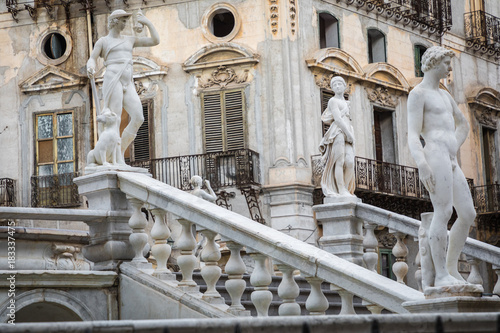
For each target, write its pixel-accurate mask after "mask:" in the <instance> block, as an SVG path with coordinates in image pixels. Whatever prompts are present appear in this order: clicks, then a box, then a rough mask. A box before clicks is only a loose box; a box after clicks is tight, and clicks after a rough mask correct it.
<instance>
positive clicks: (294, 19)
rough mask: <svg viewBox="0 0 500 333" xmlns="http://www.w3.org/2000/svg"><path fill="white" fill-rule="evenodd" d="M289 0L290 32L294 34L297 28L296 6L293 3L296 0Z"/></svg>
mask: <svg viewBox="0 0 500 333" xmlns="http://www.w3.org/2000/svg"><path fill="white" fill-rule="evenodd" d="M289 1H290V32H291V33H292V35H295V32H296V30H297V27H296V25H297V7H296V4H295V1H296V0H289Z"/></svg>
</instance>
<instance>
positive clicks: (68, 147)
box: [57, 138, 73, 161]
mask: <svg viewBox="0 0 500 333" xmlns="http://www.w3.org/2000/svg"><path fill="white" fill-rule="evenodd" d="M57 160H58V161H72V160H73V138H66V139H57Z"/></svg>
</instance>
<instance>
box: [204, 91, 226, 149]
mask: <svg viewBox="0 0 500 333" xmlns="http://www.w3.org/2000/svg"><path fill="white" fill-rule="evenodd" d="M221 97H222V96H221V94H204V95H203V113H204V126H205V131H204V132H205V133H204V134H205V151H206V152H207V153H211V152H216V151H222V150H223V148H224V144H223V140H222V135H223V133H222V105H221Z"/></svg>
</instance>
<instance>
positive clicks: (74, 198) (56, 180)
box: [31, 173, 81, 208]
mask: <svg viewBox="0 0 500 333" xmlns="http://www.w3.org/2000/svg"><path fill="white" fill-rule="evenodd" d="M76 177H78V173H64V174H60V175H49V176H32V177H31V206H32V207H46V208H49V207H50V208H63V207H77V206H80V204H81V199H80V195H79V194H78V186H77V185H76V184H75V183H74V182H73V179H74V178H76Z"/></svg>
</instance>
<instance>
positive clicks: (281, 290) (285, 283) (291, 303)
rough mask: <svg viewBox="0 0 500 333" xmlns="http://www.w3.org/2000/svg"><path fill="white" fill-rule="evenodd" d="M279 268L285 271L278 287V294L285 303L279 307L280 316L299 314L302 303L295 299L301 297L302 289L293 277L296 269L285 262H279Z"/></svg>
mask: <svg viewBox="0 0 500 333" xmlns="http://www.w3.org/2000/svg"><path fill="white" fill-rule="evenodd" d="M277 266H278V269H279V270H280V271H281V272H282V273H283V279H282V280H281V283H280V285H279V287H278V296H279V297H281V299H282V300H283V303H282V304H281V305H280V307H279V308H278V314H279V315H280V316H299V315H300V312H301V311H300V305H299V304H297V302H296V301H295V299H296V298H297V297H299V294H300V289H299V286H298V285H297V282H295V279H294V278H293V271H294V269H293V268H292V267H290V266H287V265H285V264H278V265H277Z"/></svg>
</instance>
